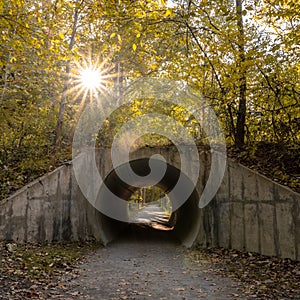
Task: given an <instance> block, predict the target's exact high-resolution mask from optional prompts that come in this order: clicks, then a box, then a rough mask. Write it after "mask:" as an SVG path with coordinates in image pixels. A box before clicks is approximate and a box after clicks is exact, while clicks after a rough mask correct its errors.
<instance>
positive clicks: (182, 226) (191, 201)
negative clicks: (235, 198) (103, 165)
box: [97, 158, 200, 247]
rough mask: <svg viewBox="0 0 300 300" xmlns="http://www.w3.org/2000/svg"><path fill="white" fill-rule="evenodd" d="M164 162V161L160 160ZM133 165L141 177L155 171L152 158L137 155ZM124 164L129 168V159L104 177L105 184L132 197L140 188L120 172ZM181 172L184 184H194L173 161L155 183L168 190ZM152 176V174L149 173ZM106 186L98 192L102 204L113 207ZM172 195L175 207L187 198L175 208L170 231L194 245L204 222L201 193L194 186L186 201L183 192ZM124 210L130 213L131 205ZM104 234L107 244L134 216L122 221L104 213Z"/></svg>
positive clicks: (102, 224)
mask: <svg viewBox="0 0 300 300" xmlns="http://www.w3.org/2000/svg"><path fill="white" fill-rule="evenodd" d="M160 162H161V161H160ZM129 164H130V167H131V169H132V170H133V171H134V173H135V174H137V175H138V176H141V177H145V176H148V175H149V174H151V169H150V167H149V158H142V159H136V160H132V161H130V162H129ZM122 168H123V169H125V168H128V163H127V164H124V165H121V166H119V167H117V168H116V169H114V170H112V171H111V172H110V173H109V174H108V175H107V176H106V177H105V179H104V184H105V186H106V187H107V188H108V190H109V191H111V192H112V193H113V194H115V195H116V196H118V197H120V198H122V199H124V200H126V201H130V199H131V197H132V195H133V194H134V193H135V192H136V191H137V190H138V189H139V188H137V187H135V186H133V185H130V184H128V183H125V182H124V181H122V180H121V179H120V177H119V176H118V174H117V173H118V171H122ZM180 175H181V179H182V180H183V181H182V183H183V184H184V186H187V187H188V186H189V187H191V185H193V183H192V182H191V180H190V179H189V178H188V177H187V176H186V175H185V174H182V173H181V172H180V170H179V169H178V168H176V167H174V166H172V165H170V164H167V168H166V172H165V174H164V176H163V178H162V179H161V180H160V181H159V182H158V183H157V184H156V185H155V186H156V187H157V188H159V189H161V191H162V192H163V193H164V194H168V193H169V192H170V191H171V190H173V188H174V187H175V185H176V184H177V182H178V179H179V177H180ZM148 179H149V176H148ZM105 190H106V189H102V188H100V192H99V194H98V197H97V199H98V201H100V202H101V203H102V204H101V205H102V206H103V205H104V206H106V207H107V206H109V207H110V208H109V209H113V205H114V203H113V199H111V198H112V197H111V196H110V195H109V194H107V192H105ZM172 195H173V196H172V197H170V198H169V199H170V202H171V207H173V208H174V207H178V206H179V203H182V202H183V205H181V206H180V207H179V208H178V209H176V210H175V211H173V213H172V215H171V217H170V220H169V224H168V225H169V226H170V227H172V230H170V231H169V232H170V235H172V236H173V237H175V238H176V239H178V240H179V241H180V242H181V243H182V244H183V245H185V246H187V247H190V246H192V244H193V242H194V241H195V240H196V238H197V234H198V229H199V223H200V209H199V208H198V203H199V195H198V193H197V191H196V189H194V188H193V192H192V193H191V195H190V197H189V198H188V199H187V200H186V201H182V199H180V197H181V195H180V192H179V193H177V194H175V195H174V193H173V194H172ZM122 210H123V211H122V212H121V213H122V214H127V215H128V217H129V213H130V212H129V211H128V207H127V208H122ZM99 221H100V224H99V226H100V229H99V230H100V231H101V232H100V235H101V239H102V241H103V243H104V244H107V243H109V242H111V241H113V240H115V239H117V238H118V237H119V236H120V235H122V233H124V232H126V229H128V227H130V218H129V219H128V223H127V222H121V221H118V220H114V219H112V218H110V217H107V216H106V215H104V214H102V213H100V218H99Z"/></svg>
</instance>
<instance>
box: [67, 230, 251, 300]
mask: <svg viewBox="0 0 300 300" xmlns="http://www.w3.org/2000/svg"><path fill="white" fill-rule="evenodd" d="M188 253H189V251H188V250H187V249H185V248H184V247H182V246H181V245H180V244H179V243H178V242H176V241H174V240H173V239H172V238H171V237H170V234H169V233H168V232H161V231H156V230H154V229H151V228H142V227H141V226H138V225H132V226H131V228H130V229H129V230H128V231H127V232H126V234H125V233H124V234H123V236H122V237H121V238H120V239H118V240H117V241H115V242H114V243H112V244H110V245H108V246H107V247H106V248H100V249H98V250H97V251H96V252H95V253H94V254H93V255H91V256H90V257H89V258H88V259H87V261H86V263H85V264H83V265H82V266H81V267H80V270H79V277H78V278H77V279H75V280H73V281H72V282H71V283H70V286H69V287H68V289H69V291H70V289H71V290H72V292H71V293H69V295H70V294H71V295H72V294H73V295H76V299H78V298H79V299H103V300H104V299H107V300H108V299H161V300H163V299H231V300H232V299H246V297H245V296H243V295H242V294H241V292H240V291H239V290H238V286H237V283H235V282H234V281H232V280H230V279H228V278H223V277H221V276H218V275H216V274H214V273H213V271H211V270H209V268H207V267H205V268H203V269H199V267H198V269H197V268H194V267H193V266H192V264H191V263H190V262H189V258H188V257H189V256H188ZM69 299H72V298H69ZM74 299H75V298H74Z"/></svg>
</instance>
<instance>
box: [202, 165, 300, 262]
mask: <svg viewBox="0 0 300 300" xmlns="http://www.w3.org/2000/svg"><path fill="white" fill-rule="evenodd" d="M299 209H300V195H299V194H298V193H295V192H293V191H292V190H290V189H289V188H287V187H285V186H282V185H280V184H277V183H275V182H273V181H272V180H270V179H268V178H266V177H265V176H263V175H261V174H259V173H257V172H254V171H252V170H250V169H248V168H246V167H245V166H242V165H240V164H239V163H237V162H235V161H233V160H231V159H228V160H227V170H226V173H225V177H224V179H223V183H222V185H221V187H220V189H219V191H218V193H217V195H216V197H215V199H214V200H213V201H212V202H211V203H210V204H209V206H208V207H205V208H204V212H203V214H204V215H208V216H209V217H206V219H207V218H210V219H211V221H210V225H209V226H211V227H213V228H214V230H213V231H211V232H215V233H216V235H217V236H216V238H215V239H214V240H216V241H217V243H216V245H217V246H222V247H225V248H233V249H237V250H241V251H253V252H258V253H261V254H265V255H270V256H273V255H276V256H280V257H287V258H291V259H296V260H300V251H299V250H300V210H299ZM207 235H208V234H206V235H205V234H203V232H201V231H200V232H199V235H198V238H197V243H198V244H200V245H202V246H203V247H206V246H214V245H215V243H212V242H210V241H209V240H208V239H207ZM203 236H204V237H203Z"/></svg>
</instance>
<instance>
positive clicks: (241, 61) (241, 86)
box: [235, 0, 247, 149]
mask: <svg viewBox="0 0 300 300" xmlns="http://www.w3.org/2000/svg"><path fill="white" fill-rule="evenodd" d="M236 13H237V27H238V62H237V72H238V74H239V80H238V90H239V102H238V111H237V121H236V127H235V146H236V148H238V149H241V148H243V146H244V144H245V123H246V109H247V99H246V97H247V96H246V92H247V77H246V75H247V74H246V73H247V71H246V69H245V61H246V56H245V32H244V23H243V6H242V0H236Z"/></svg>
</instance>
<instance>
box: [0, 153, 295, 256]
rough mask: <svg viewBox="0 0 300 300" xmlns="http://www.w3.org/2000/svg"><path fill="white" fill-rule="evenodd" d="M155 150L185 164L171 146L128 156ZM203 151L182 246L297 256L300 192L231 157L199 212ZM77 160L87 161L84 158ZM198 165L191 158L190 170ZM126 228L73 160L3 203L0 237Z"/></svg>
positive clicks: (106, 236) (206, 163)
mask: <svg viewBox="0 0 300 300" xmlns="http://www.w3.org/2000/svg"><path fill="white" fill-rule="evenodd" d="M187 151H188V148H187ZM155 153H160V154H161V155H163V156H164V158H165V159H166V161H167V163H169V164H170V165H172V166H174V167H175V168H178V169H180V156H179V154H178V152H177V151H176V148H174V147H169V148H162V149H156V148H150V147H149V148H144V149H141V150H139V151H136V152H134V153H133V154H132V156H131V159H132V160H136V159H139V158H143V157H150V156H151V155H152V154H155ZM199 156H200V164H201V168H200V176H199V180H198V183H197V187H196V190H195V191H194V193H193V194H192V196H191V197H190V199H189V200H188V201H187V202H186V203H185V204H184V205H183V206H182V207H181V208H180V209H179V210H178V211H177V212H176V214H177V223H176V225H175V229H174V232H175V233H176V234H177V236H178V238H179V239H180V240H181V241H182V243H183V244H185V245H186V246H191V245H193V244H198V245H200V246H203V247H207V246H221V247H226V248H235V249H238V250H242V251H244V250H245V251H254V252H259V253H262V254H266V255H277V256H281V257H288V258H291V259H297V260H300V230H299V228H300V195H299V194H297V193H295V192H293V191H291V190H290V189H288V188H286V187H284V186H282V185H279V184H277V183H275V182H273V181H271V180H269V179H268V178H266V177H264V176H262V175H260V174H258V173H256V172H254V171H252V170H250V169H248V168H246V167H244V166H242V165H240V164H238V163H237V162H235V161H233V160H231V159H228V160H227V168H226V172H225V176H224V178H223V182H222V185H221V187H220V188H219V190H218V193H217V194H216V196H215V198H214V199H213V200H212V201H211V203H210V204H209V205H208V206H206V207H205V208H203V209H199V208H198V207H197V203H198V201H199V195H201V192H202V191H203V188H204V186H205V182H206V180H207V178H208V175H209V170H210V155H209V153H207V152H205V151H199ZM96 157H97V159H96V160H97V161H98V163H99V165H98V169H99V172H100V173H101V174H102V178H106V177H107V176H108V175H109V174H111V170H112V169H113V168H112V163H111V160H110V149H100V150H99V151H98V152H97V156H96ZM77 159H82V161H81V163H85V160H84V157H81V156H79V157H78V158H77ZM194 163H195V162H193V161H190V168H191V169H193V164H194ZM86 176H88V174H86ZM91 180H92V178H91ZM165 184H166V185H167V184H169V183H168V182H166V183H165ZM170 184H175V183H172V182H170ZM124 226H125V224H123V223H120V222H117V221H114V220H112V219H110V218H108V217H106V216H104V215H103V214H101V213H100V212H98V211H97V210H96V209H95V208H94V207H93V206H92V205H91V204H90V203H89V202H88V201H87V200H86V199H85V197H84V196H83V194H82V192H81V190H80V188H79V187H78V184H77V181H76V178H75V176H74V170H73V167H72V162H70V163H69V164H66V165H64V166H62V167H60V168H58V169H56V170H55V171H53V172H52V173H50V174H48V175H46V176H44V177H41V178H39V179H38V180H36V181H34V182H32V183H31V184H29V185H27V186H26V187H24V188H23V189H21V190H19V191H18V192H17V193H15V194H14V195H13V196H11V197H10V198H8V199H5V200H2V201H1V202H0V240H14V241H16V242H20V243H23V242H51V241H61V240H75V241H76V240H88V239H97V240H100V241H102V242H103V243H104V244H106V243H107V242H109V241H111V240H112V239H114V238H115V237H116V236H117V235H118V233H120V232H121V230H122V228H123V227H124Z"/></svg>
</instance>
